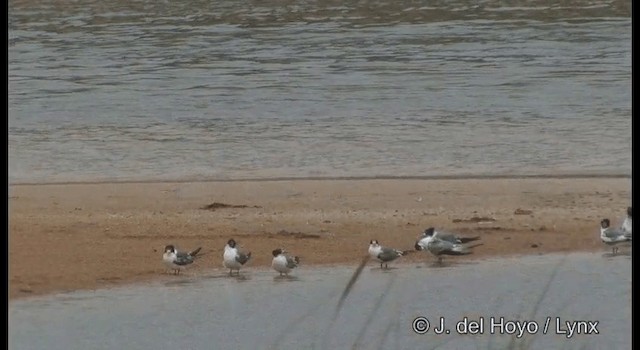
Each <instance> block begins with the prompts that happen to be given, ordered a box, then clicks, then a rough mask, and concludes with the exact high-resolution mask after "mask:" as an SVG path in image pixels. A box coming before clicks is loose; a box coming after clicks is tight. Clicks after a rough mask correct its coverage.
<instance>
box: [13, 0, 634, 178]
mask: <svg viewBox="0 0 640 350" xmlns="http://www.w3.org/2000/svg"><path fill="white" fill-rule="evenodd" d="M8 10H9V14H8V17H9V23H8V25H9V26H8V28H9V47H8V58H9V72H8V73H9V83H8V84H9V108H8V111H9V121H8V123H9V179H10V181H11V182H12V183H25V182H27V183H28V182H58V181H112V180H163V179H164V180H166V179H194V180H196V179H199V180H202V179H239V178H273V177H336V176H391V175H393V176H440V175H462V176H464V175H514V174H515V175H517V174H569V173H570V174H609V175H610V174H616V175H628V174H630V171H631V128H630V127H631V2H630V1H619V0H612V1H610V0H607V1H599V0H578V1H570V2H568V1H560V2H558V1H546V0H543V1H511V2H504V1H496V0H478V1H470V0H447V1H438V0H436V1H410V0H393V1H388V0H381V1H376V2H374V3H373V2H362V1H352V0H345V1H327V0H322V1H306V0H302V1H296V2H293V1H285V0H261V1H253V0H220V1H210V0H206V1H200V0H185V1H162V0H127V1H123V0H113V1H107V2H105V1H96V0H83V1H71V0H56V1H34V0H10V1H9V4H8Z"/></svg>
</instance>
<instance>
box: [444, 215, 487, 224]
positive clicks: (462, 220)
mask: <svg viewBox="0 0 640 350" xmlns="http://www.w3.org/2000/svg"><path fill="white" fill-rule="evenodd" d="M452 221H453V222H454V223H458V222H475V223H478V222H494V221H496V219H494V218H489V217H480V216H474V217H472V218H470V219H453V220H452Z"/></svg>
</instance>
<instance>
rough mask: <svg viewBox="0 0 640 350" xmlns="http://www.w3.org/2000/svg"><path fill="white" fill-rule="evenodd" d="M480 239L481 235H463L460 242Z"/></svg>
mask: <svg viewBox="0 0 640 350" xmlns="http://www.w3.org/2000/svg"><path fill="white" fill-rule="evenodd" d="M479 239H480V236H475V237H463V238H460V242H462V243H469V242H473V241H477V240H479Z"/></svg>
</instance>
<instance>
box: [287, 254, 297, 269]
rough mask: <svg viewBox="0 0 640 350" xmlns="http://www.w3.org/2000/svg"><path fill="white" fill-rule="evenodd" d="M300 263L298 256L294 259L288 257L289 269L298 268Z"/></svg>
mask: <svg viewBox="0 0 640 350" xmlns="http://www.w3.org/2000/svg"><path fill="white" fill-rule="evenodd" d="M299 263H300V259H299V258H298V257H297V256H294V257H290V256H287V267H288V268H290V269H292V268H294V267H296V266H298V264H299Z"/></svg>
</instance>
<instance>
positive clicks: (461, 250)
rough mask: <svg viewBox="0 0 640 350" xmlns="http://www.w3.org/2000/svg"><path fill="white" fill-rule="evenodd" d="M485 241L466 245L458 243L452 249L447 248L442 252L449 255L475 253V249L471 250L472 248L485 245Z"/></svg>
mask: <svg viewBox="0 0 640 350" xmlns="http://www.w3.org/2000/svg"><path fill="white" fill-rule="evenodd" d="M483 244H484V243H478V244H474V245H472V246H464V245H461V244H456V245H455V246H454V247H453V248H452V249H450V250H447V251H445V252H443V253H442V254H447V255H468V254H471V253H473V251H471V249H473V248H475V247H479V246H481V245H483Z"/></svg>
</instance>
